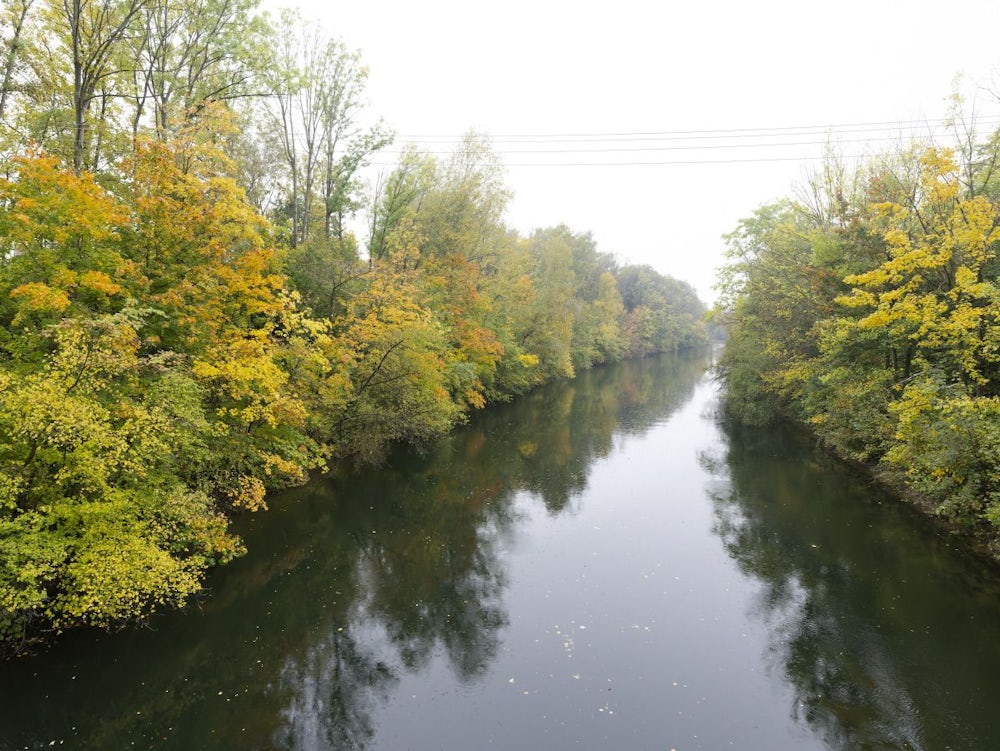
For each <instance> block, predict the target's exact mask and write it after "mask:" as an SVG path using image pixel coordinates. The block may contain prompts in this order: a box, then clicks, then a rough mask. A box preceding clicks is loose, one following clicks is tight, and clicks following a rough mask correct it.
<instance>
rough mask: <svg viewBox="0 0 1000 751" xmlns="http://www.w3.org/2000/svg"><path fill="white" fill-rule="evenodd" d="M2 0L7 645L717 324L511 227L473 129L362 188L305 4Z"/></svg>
mask: <svg viewBox="0 0 1000 751" xmlns="http://www.w3.org/2000/svg"><path fill="white" fill-rule="evenodd" d="M0 12H2V15H3V17H2V18H0V29H2V37H3V47H2V59H0V129H2V130H0V158H2V161H0V169H2V174H0V652H7V653H10V652H18V651H23V650H25V649H26V648H28V647H30V645H31V644H32V643H34V641H35V640H36V639H37V638H39V637H40V636H45V635H46V634H51V633H53V632H58V631H61V630H63V629H67V628H71V627H77V626H87V625H89V626H99V627H115V626H119V625H122V624H126V623H131V622H135V621H137V620H140V619H142V618H144V617H146V616H147V615H149V614H150V613H151V612H153V611H154V610H156V609H157V608H161V607H170V606H180V605H182V604H183V603H185V602H186V601H188V600H189V598H190V597H191V596H192V595H193V594H194V593H196V592H197V591H198V590H199V588H200V587H201V582H202V578H203V574H204V572H205V571H206V569H207V568H209V567H210V566H212V565H214V564H217V563H222V562H225V561H228V560H230V559H232V558H233V557H234V556H238V555H240V554H241V553H242V552H243V549H242V543H241V541H240V540H239V539H238V538H237V537H236V536H235V535H234V534H233V533H232V532H231V531H230V529H229V519H230V518H231V517H232V516H233V515H234V514H237V513H243V512H248V511H255V510H258V509H262V508H264V507H265V505H266V496H267V493H268V492H269V491H272V490H275V489H278V488H282V487H286V486H289V485H294V484H298V483H301V482H303V481H304V480H305V479H306V477H307V475H308V473H309V472H310V471H313V470H317V469H322V468H324V467H328V466H330V464H331V463H332V462H336V461H339V460H343V459H346V458H352V459H357V460H362V461H371V462H373V461H378V460H379V459H380V458H381V457H382V456H383V455H384V453H385V451H386V449H387V447H389V446H391V445H392V444H394V443H396V442H400V441H408V442H415V443H419V442H422V441H425V440H427V439H429V438H432V437H434V436H437V435H440V434H441V433H443V432H445V431H447V430H448V429H450V428H451V427H452V426H454V425H455V424H456V423H459V422H461V421H462V419H463V418H464V417H465V415H467V414H468V413H469V411H470V410H473V409H477V408H480V407H483V406H484V405H485V404H487V403H489V402H494V401H499V400H504V399H508V398H511V397H512V396H514V395H517V394H521V393H523V392H525V391H527V390H529V389H531V388H533V387H535V386H537V385H539V384H541V383H544V382H545V381H547V380H550V379H553V378H562V377H570V376H572V375H573V374H574V373H575V372H577V371H578V370H581V369H585V368H589V367H591V366H593V365H596V364H599V363H604V362H610V361H614V360H619V359H622V358H625V357H634V356H643V355H646V354H650V353H653V352H658V351H664V350H673V349H679V348H683V347H687V346H691V345H694V344H697V343H699V342H703V341H704V340H705V332H704V329H703V324H702V323H701V317H702V313H703V309H702V306H701V303H700V302H699V301H698V299H697V297H696V295H695V293H694V291H693V289H692V288H691V287H690V286H689V285H687V284H685V283H683V282H679V281H677V280H674V279H672V278H669V277H665V276H663V275H661V274H659V273H657V272H656V271H654V270H653V269H651V268H649V267H634V266H620V265H619V264H618V263H617V262H616V261H615V260H614V258H613V256H612V255H611V254H609V253H607V252H603V251H601V250H598V248H597V246H596V244H595V243H594V241H593V239H592V238H591V237H590V236H589V235H588V234H585V233H578V232H574V231H571V230H570V229H568V228H567V227H565V226H556V227H553V228H549V229H542V230H538V231H536V232H534V233H532V234H531V235H530V236H528V237H522V236H519V235H518V234H517V233H516V232H515V231H513V230H511V229H510V228H508V227H506V226H505V225H504V223H503V216H504V210H505V206H506V203H507V201H508V200H509V195H508V191H507V189H506V187H505V186H504V184H503V174H502V172H503V170H502V165H501V164H500V163H499V161H498V159H497V158H496V156H495V155H494V154H493V153H492V151H491V150H490V147H489V142H488V140H487V139H486V138H484V137H482V136H477V135H475V134H472V135H470V136H469V137H468V139H467V140H466V142H465V144H464V145H463V147H462V148H460V149H459V150H458V151H457V152H456V153H454V154H453V155H452V156H451V157H450V158H438V157H436V156H434V155H430V154H424V153H420V152H418V151H416V150H412V149H411V150H409V151H406V152H405V153H404V154H403V156H402V157H401V158H400V159H399V160H398V163H396V165H395V166H394V167H393V168H392V169H389V170H387V171H384V172H383V173H382V175H381V176H380V177H378V178H377V179H375V180H374V181H371V182H368V181H366V180H365V179H363V175H365V174H367V173H366V172H365V169H366V167H368V166H369V165H371V163H372V161H373V160H374V158H375V156H376V155H378V154H379V152H380V150H381V149H383V148H384V147H385V146H386V145H387V144H389V143H390V142H391V141H392V134H391V133H390V132H389V130H388V129H387V128H386V127H385V125H384V124H382V123H380V122H367V120H366V114H365V110H364V107H363V106H362V105H363V95H364V83H365V77H366V71H365V69H364V67H363V66H362V64H361V61H360V58H359V56H358V54H357V53H355V52H352V51H350V50H347V49H345V48H344V47H343V45H342V44H340V43H339V42H338V41H337V40H336V39H333V38H331V37H329V36H327V35H325V34H324V32H323V31H322V30H321V29H319V28H318V27H316V26H315V25H314V24H311V23H306V22H305V21H303V20H302V19H301V18H300V17H298V16H297V15H296V14H294V13H290V12H286V13H282V14H281V15H280V16H279V17H278V18H276V19H268V18H266V17H263V16H260V15H258V14H256V13H255V8H254V5H253V3H252V2H251V0H200V1H198V2H190V3H188V2H181V3H172V2H171V3H167V2H163V1H162V0H67V1H66V2H62V1H60V2H53V1H51V0H11V2H8V3H5V4H4V6H3V8H2V11H0ZM361 223H363V224H364V225H365V226H366V227H367V229H366V231H364V232H358V233H356V232H355V231H352V227H355V226H360V224H361Z"/></svg>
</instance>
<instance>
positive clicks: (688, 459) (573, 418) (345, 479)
mask: <svg viewBox="0 0 1000 751" xmlns="http://www.w3.org/2000/svg"><path fill="white" fill-rule="evenodd" d="M706 366H707V360H706V358H705V357H694V358H691V357H687V358H661V359H653V360H647V361H643V362H635V363H625V364H622V365H619V366H614V367H609V368H603V369H599V370H596V371H593V372H590V373H585V374H583V375H581V376H580V377H579V378H578V379H576V380H575V381H573V382H570V383H564V384H556V385H553V386H551V387H548V388H545V389H542V390H540V391H538V392H536V393H534V394H531V395H529V396H527V397H524V398H522V399H520V400H518V401H516V402H515V403H513V404H509V405H503V406H499V407H495V408H491V409H489V410H486V411H485V412H483V413H481V414H477V415H475V416H474V417H473V419H472V420H471V421H470V424H469V425H467V426H465V427H463V428H461V429H459V430H457V431H456V432H455V433H454V434H453V435H451V436H449V437H448V438H446V439H444V440H442V441H440V442H439V443H437V444H436V445H434V446H432V447H430V448H429V449H428V450H426V451H425V452H423V453H415V452H411V451H399V452H397V453H396V454H394V455H393V456H392V457H391V460H390V462H389V464H388V465H387V466H385V467H382V468H380V469H378V470H365V471H360V472H351V473H346V472H345V473H343V474H338V475H335V476H331V477H323V478H317V479H316V480H315V481H314V482H313V483H311V484H310V485H309V486H307V487H305V488H302V489H299V490H297V491H294V492H289V493H286V494H283V495H281V496H278V497H276V498H273V499H271V503H270V505H271V510H270V511H268V512H267V513H265V514H262V515H258V516H255V517H253V518H248V519H246V520H244V521H243V522H242V529H241V533H242V534H243V535H244V537H245V539H246V542H247V546H248V547H249V550H250V553H249V554H248V555H247V556H246V557H245V558H243V559H241V560H239V561H237V562H236V563H234V564H233V565H230V566H229V567H226V568H224V569H221V570H220V571H218V572H216V573H215V575H214V576H213V577H212V579H211V581H210V587H211V591H210V592H209V593H208V594H207V596H206V597H205V598H203V599H202V600H201V602H200V603H198V604H196V605H194V606H192V608H190V609H189V611H188V612H186V613H179V614H170V615H165V616H161V617H158V618H156V619H155V620H154V621H153V622H152V623H151V624H150V626H149V628H147V629H138V630H132V631H127V632H124V633H119V634H114V635H111V636H108V635H104V634H96V633H85V634H79V633H77V634H71V635H68V637H67V638H66V639H64V640H62V641H61V642H59V643H58V644H57V645H56V646H55V647H54V648H53V649H52V650H51V651H49V652H47V653H45V654H42V655H39V656H36V657H32V658H28V659H23V660H19V661H16V662H12V663H8V664H0V750H2V751H12V750H13V749H41V748H60V747H61V748H69V749H101V750H105V749H107V750H109V751H111V750H114V751H119V750H121V749H131V748H140V749H147V748H151V749H178V750H184V751H199V750H201V749H206V750H214V749H234V750H235V749H240V750H246V749H261V750H267V749H283V750H284V749H296V750H302V751H327V750H333V749H337V750H339V749H360V748H365V749H385V750H392V751H396V750H398V749H415V750H416V749H419V750H421V751H424V750H426V749H479V748H490V747H492V748H497V749H515V748H517V749H543V748H544V749H610V748H615V749H657V750H665V749H676V751H691V750H693V749H706V750H716V749H725V748H739V749H742V750H743V751H752V750H754V749H761V750H762V751H763V750H767V751H773V750H774V749H797V750H798V749H806V750H808V749H845V750H847V749H925V750H927V751H939V750H941V749H970V750H978V749H995V748H1000V721H998V720H997V719H996V717H997V715H996V706H997V705H998V703H1000V679H998V676H1000V639H998V638H997V634H998V633H1000V574H998V573H997V571H996V569H994V568H992V567H989V566H986V565H984V563H983V562H982V561H980V560H977V559H976V558H975V557H973V556H971V555H969V554H966V553H964V552H962V551H960V550H957V549H955V547H954V546H953V543H952V542H951V541H949V540H948V539H947V538H945V537H942V536H940V535H939V534H937V533H936V532H935V530H934V528H933V526H932V525H930V524H928V523H926V521H925V520H923V519H922V518H920V517H919V516H917V515H916V514H915V513H912V512H911V511H910V509H908V508H907V507H905V506H902V505H900V504H898V503H896V502H894V501H893V500H892V499H890V498H889V497H887V496H885V495H884V494H882V493H880V492H879V491H878V490H876V489H874V488H873V487H871V486H870V484H869V483H868V482H867V481H866V479H865V478H864V477H862V476H860V475H858V474H857V473H855V472H853V471H852V470H850V469H848V468H845V467H843V466H841V465H839V464H838V463H836V462H834V461H832V460H830V459H829V458H828V457H825V456H824V455H823V454H822V452H820V451H818V450H816V449H815V447H813V446H812V445H810V443H809V442H808V441H806V440H803V438H802V437H801V436H798V435H795V434H792V433H783V432H780V431H768V432H747V431H733V430H729V429H726V428H723V427H722V426H720V424H719V423H718V421H717V420H716V419H715V411H716V400H717V388H716V385H715V384H714V383H713V381H712V380H711V378H709V377H708V376H707V375H706V374H705V368H706Z"/></svg>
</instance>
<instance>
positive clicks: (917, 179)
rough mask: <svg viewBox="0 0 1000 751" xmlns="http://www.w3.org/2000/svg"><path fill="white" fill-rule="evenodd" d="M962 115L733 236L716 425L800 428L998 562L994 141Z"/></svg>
mask: <svg viewBox="0 0 1000 751" xmlns="http://www.w3.org/2000/svg"><path fill="white" fill-rule="evenodd" d="M959 109H960V106H959ZM960 114H961V113H960V111H959V112H956V116H955V133H956V136H957V138H956V139H955V140H956V146H955V147H954V148H941V147H930V146H926V145H921V144H916V143H915V144H913V145H912V147H910V148H909V149H908V150H905V151H901V152H900V153H896V154H888V155H885V156H882V157H880V158H873V159H870V160H868V162H867V163H865V164H864V165H863V166H861V167H860V168H858V169H847V168H846V167H844V165H843V164H841V163H840V162H839V161H838V160H836V159H830V160H829V162H828V164H827V165H826V168H825V169H824V170H822V171H821V172H820V173H819V174H817V175H815V176H814V178H813V179H812V180H811V181H809V183H808V185H806V186H805V188H804V190H801V191H800V192H799V196H798V198H797V199H794V200H793V199H786V200H781V201H777V202H774V203H772V204H769V205H766V206H763V207H761V208H759V209H758V210H757V211H756V212H755V213H754V214H753V215H752V216H751V217H749V218H747V219H744V220H743V221H742V222H740V223H739V226H738V227H737V229H736V230H735V231H734V232H733V233H732V234H730V235H729V236H728V238H727V239H728V244H729V265H728V267H727V268H726V269H725V271H724V272H723V274H722V276H721V284H720V288H721V291H722V293H723V295H722V296H723V302H722V305H721V306H720V307H721V311H720V314H721V316H722V317H723V318H724V319H725V320H726V321H727V322H728V328H729V339H728V342H727V345H726V349H725V354H724V357H723V360H722V363H721V373H722V376H723V377H724V380H725V384H726V388H727V391H728V399H727V402H726V404H727V410H728V413H729V415H730V416H732V417H734V418H736V419H739V420H742V421H744V422H749V423H756V424H766V423H768V422H770V421H773V420H775V419H780V418H792V419H794V420H797V421H800V422H802V423H805V424H807V425H809V426H810V427H811V428H812V429H813V430H814V431H815V432H816V434H817V435H818V436H819V437H821V438H822V439H823V440H824V441H825V442H827V443H828V444H829V445H831V446H832V447H833V448H835V449H836V450H837V451H838V452H839V453H840V454H842V455H843V456H845V457H849V458H851V459H854V460H857V461H859V462H863V463H865V464H867V465H869V466H871V467H873V468H875V469H876V471H877V473H878V474H879V475H880V476H881V477H882V478H883V479H884V480H886V481H888V482H889V483H891V484H892V485H894V486H895V487H897V488H899V489H902V490H904V491H905V494H906V495H907V496H908V497H910V498H912V499H914V500H917V501H918V502H920V503H921V504H922V505H927V506H930V507H932V508H933V509H935V510H936V511H937V512H939V513H940V514H942V515H944V516H946V517H947V518H948V519H950V520H951V521H952V522H954V523H955V524H956V525H957V526H958V527H961V528H963V529H966V530H969V531H973V532H976V533H977V534H978V535H979V537H980V539H984V540H987V541H989V543H990V545H991V547H992V550H993V552H994V554H997V553H998V552H1000V546H998V544H997V540H998V534H997V533H998V530H1000V261H998V258H997V251H998V249H1000V132H986V133H978V132H977V131H976V126H975V123H974V122H969V121H966V120H963V119H962V118H961V116H960Z"/></svg>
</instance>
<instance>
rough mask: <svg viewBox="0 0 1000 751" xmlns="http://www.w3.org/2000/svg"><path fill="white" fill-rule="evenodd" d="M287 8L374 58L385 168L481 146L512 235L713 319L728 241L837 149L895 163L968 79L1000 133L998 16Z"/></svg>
mask: <svg viewBox="0 0 1000 751" xmlns="http://www.w3.org/2000/svg"><path fill="white" fill-rule="evenodd" d="M282 4H287V5H293V6H295V7H298V8H300V9H301V11H302V13H303V14H304V15H305V16H306V17H307V18H314V19H316V20H318V21H319V22H320V23H321V24H322V26H323V27H324V28H325V29H326V30H327V31H329V32H330V33H331V34H332V35H333V36H335V37H338V38H340V39H341V40H343V41H344V42H345V43H346V45H347V46H348V47H349V48H352V49H357V50H359V51H360V53H361V57H362V60H363V62H364V64H365V65H367V67H368V69H369V78H368V85H367V98H368V103H369V106H368V114H369V115H370V116H373V117H382V118H383V119H384V120H385V121H386V123H387V124H388V125H389V126H390V127H391V128H393V129H394V130H395V132H396V133H397V140H396V145H395V146H393V147H392V148H390V149H389V150H388V152H387V153H386V154H384V155H382V156H381V157H380V158H379V159H378V162H379V164H387V163H390V162H392V161H393V159H394V157H395V153H394V152H396V151H397V150H398V146H399V145H401V144H403V143H407V142H411V141H413V142H416V143H417V144H418V145H419V146H422V147H423V148H424V149H425V150H428V151H433V152H446V151H447V150H448V149H449V148H450V147H451V146H452V145H454V143H455V141H456V140H458V139H459V138H461V136H462V135H463V134H464V133H467V132H468V131H470V130H476V131H479V132H483V133H485V134H487V135H489V136H490V137H491V138H492V140H493V145H494V149H495V150H496V151H497V152H498V153H499V154H500V155H501V156H502V157H503V159H504V162H505V164H506V165H507V185H508V187H509V188H510V189H511V191H513V194H514V197H513V199H512V201H511V203H510V205H509V207H508V211H507V215H506V222H507V224H508V225H509V226H511V227H513V228H515V229H517V230H518V231H520V232H521V233H522V234H524V235H527V234H530V232H531V230H532V229H535V228H538V227H548V226H554V225H557V224H566V225H568V226H569V227H570V228H571V229H572V230H574V231H576V232H590V233H591V234H592V235H593V237H594V239H595V240H596V242H597V244H598V248H599V249H600V250H602V251H606V252H610V253H613V254H614V255H615V256H616V258H617V259H618V260H619V262H620V263H623V264H625V263H636V264H649V265H651V266H653V267H654V268H655V269H657V270H658V271H660V272H661V273H664V274H669V275H671V276H674V277H677V278H679V279H683V280H685V281H687V282H689V283H691V284H692V285H694V287H695V288H696V290H697V291H698V293H699V296H700V297H701V298H702V299H703V300H705V301H707V302H710V301H711V300H712V299H713V298H714V291H713V289H712V287H713V283H714V279H715V272H716V269H717V268H718V267H719V265H720V264H722V263H723V252H724V249H725V244H724V242H723V240H722V239H721V238H722V235H723V234H725V233H727V232H730V231H732V230H733V229H734V228H735V226H736V224H737V222H738V221H739V220H740V219H741V218H743V217H746V216H748V215H750V214H751V213H752V212H753V210H754V209H755V208H756V207H757V206H759V205H761V204H763V203H766V202H768V201H770V200H773V199H776V198H780V197H783V196H788V195H791V194H792V193H793V191H794V189H795V186H796V185H800V184H801V183H802V182H803V181H804V180H805V179H806V177H807V176H808V174H809V172H810V170H811V169H815V167H816V166H817V165H818V161H817V160H818V158H820V157H821V156H822V154H823V151H824V143H825V142H826V141H827V140H828V139H830V138H832V139H833V140H834V141H839V142H840V146H839V147H838V148H839V150H840V151H841V152H842V154H844V155H845V156H848V157H853V156H856V155H865V154H873V153H877V152H879V151H883V150H886V149H892V148H893V145H894V143H898V140H899V136H900V134H903V135H907V136H908V134H910V133H920V132H925V131H926V130H927V128H928V127H931V128H933V127H935V123H937V122H939V121H940V120H942V119H943V118H945V117H947V115H948V113H949V103H950V99H951V94H952V92H953V91H954V90H955V82H956V78H957V77H961V81H962V82H961V83H960V84H959V86H960V88H961V90H962V91H964V92H966V93H967V96H968V104H967V105H966V106H967V107H971V106H972V105H974V106H975V108H976V110H977V112H978V113H979V115H980V117H981V118H982V122H983V123H984V124H990V123H992V125H991V127H995V126H996V124H997V123H998V122H1000V120H997V117H998V115H1000V107H998V106H997V102H998V100H997V98H996V97H994V96H993V94H991V93H990V89H991V88H992V87H994V84H995V83H997V82H1000V46H998V45H997V44H996V40H997V37H998V32H997V29H1000V2H997V0H991V1H986V0H949V1H948V2H943V1H942V0H938V2H935V3H930V2H924V1H923V0H911V1H910V2H906V3H903V2H898V1H897V2H884V1H883V0H841V2H838V3H812V2H803V0H794V1H790V0H755V1H754V2H735V1H732V0H726V1H724V2H720V1H719V0H700V1H699V2H687V3H678V2H669V1H668V2H662V1H661V2H642V1H640V0H616V2H606V1H605V2H600V3H598V2H587V0H577V1H576V2H565V1H564V0H534V1H533V2H532V1H529V0H507V1H506V2H470V1H469V0H420V1H410V2H401V1H400V0H354V1H353V2H351V3H341V2H336V3H328V2H321V0H301V1H300V2H297V3H296V2H289V3H282ZM271 7H275V5H274V4H271ZM995 88H996V89H997V90H998V91H1000V83H997V85H996V87H995ZM990 117H992V118H993V120H992V121H991V120H990V119H989V118H990ZM869 123H878V124H879V125H878V126H871V125H866V126H864V127H862V126H861V125H859V124H869ZM847 126H851V127H847ZM763 144H767V145H766V146H765V145H763ZM588 151H589V152H591V153H585V152H588ZM531 152H536V153H531ZM537 152H544V153H537Z"/></svg>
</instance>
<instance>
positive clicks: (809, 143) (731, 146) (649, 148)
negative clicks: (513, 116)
mask: <svg viewBox="0 0 1000 751" xmlns="http://www.w3.org/2000/svg"><path fill="white" fill-rule="evenodd" d="M895 140H897V139H895V138H890V137H882V138H861V139H851V140H846V141H836V142H835V143H836V144H846V143H850V144H859V143H878V142H883V141H895ZM576 143H581V142H579V141H578V142H576ZM827 144H830V141H786V142H779V143H732V144H725V143H723V144H706V145H692V146H638V147H635V148H606V149H603V148H591V149H570V148H563V149H496V152H497V153H498V154H613V153H618V154H622V153H624V154H630V153H632V154H634V153H641V152H646V151H703V150H708V149H769V148H784V147H787V146H825V145H827ZM380 153H383V154H404V153H406V152H405V151H396V150H391V149H385V150H383V151H381V152H380ZM423 153H424V154H428V155H430V156H447V155H450V154H452V153H453V152H451V151H425V152H423Z"/></svg>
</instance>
